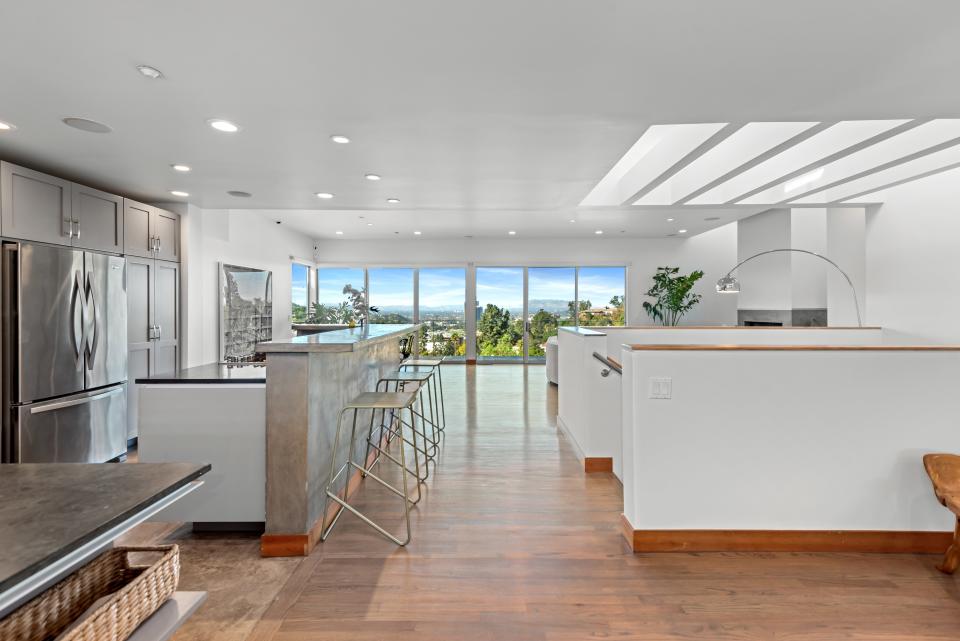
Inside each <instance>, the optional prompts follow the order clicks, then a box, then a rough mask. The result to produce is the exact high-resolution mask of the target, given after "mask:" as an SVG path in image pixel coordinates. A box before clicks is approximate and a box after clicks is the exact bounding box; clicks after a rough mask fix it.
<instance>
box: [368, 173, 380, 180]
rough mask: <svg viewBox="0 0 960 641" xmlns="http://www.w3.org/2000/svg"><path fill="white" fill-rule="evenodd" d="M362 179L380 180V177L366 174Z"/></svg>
mask: <svg viewBox="0 0 960 641" xmlns="http://www.w3.org/2000/svg"><path fill="white" fill-rule="evenodd" d="M364 178H366V179H367V180H380V175H379V174H366V175H364Z"/></svg>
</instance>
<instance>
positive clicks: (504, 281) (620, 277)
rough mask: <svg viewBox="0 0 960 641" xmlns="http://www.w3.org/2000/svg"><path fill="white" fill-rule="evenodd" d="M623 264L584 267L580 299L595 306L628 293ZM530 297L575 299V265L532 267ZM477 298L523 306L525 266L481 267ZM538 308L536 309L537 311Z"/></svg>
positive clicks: (478, 275)
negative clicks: (523, 267)
mask: <svg viewBox="0 0 960 641" xmlns="http://www.w3.org/2000/svg"><path fill="white" fill-rule="evenodd" d="M624 274H625V269H624V268H623V267H581V268H580V300H589V301H590V302H591V303H592V304H593V305H594V306H602V305H606V304H607V303H608V302H609V301H610V299H611V298H612V297H613V296H623V294H624V291H623V289H624ZM528 278H529V283H528V285H529V288H530V292H529V295H530V298H531V299H538V300H544V299H551V300H573V297H574V269H573V268H572V267H531V268H529V272H528ZM477 300H478V301H479V303H480V306H481V307H484V306H486V305H487V304H488V303H493V304H494V305H498V306H500V307H509V308H512V309H521V308H522V307H523V269H522V268H520V267H478V268H477ZM534 311H535V310H534Z"/></svg>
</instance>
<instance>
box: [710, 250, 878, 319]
mask: <svg viewBox="0 0 960 641" xmlns="http://www.w3.org/2000/svg"><path fill="white" fill-rule="evenodd" d="M781 252H797V253H800V254H809V255H811V256H816V257H817V258H819V259H821V260H825V261H827V262H828V263H830V264H831V265H833V266H834V267H835V268H836V270H837V271H838V272H840V273H841V274H843V277H844V278H846V279H847V284H848V285H850V291H851V292H853V306H854V308H855V309H856V310H857V325H859V326H860V327H863V319H861V318H860V302H859V300H858V299H857V288H856V287H854V286H853V281H852V280H850V277H849V276H848V275H847V272H845V271H843V270H842V269H840V265H838V264H836V263H835V262H833V261H832V260H830V259H829V258H827V257H826V256H824V255H822V254H818V253H816V252H812V251H807V250H806V249H793V248H783V249H768V250H767V251H763V252H760V253H759V254H754V255H753V256H751V257H750V258H747V259H744V260H741V261H740V262H739V263H737V264H736V265H734V266H733V269H731V270H730V271H728V272H727V275H726V276H724V277H723V278H721V279H720V280H718V281H717V293H719V294H738V293H740V281H738V280H737V279H736V278H735V277H734V276H733V272H735V271H737V267H740V265H743V264H744V263H746V262H749V261H751V260H753V259H754V258H759V257H760V256H766V255H767V254H777V253H781Z"/></svg>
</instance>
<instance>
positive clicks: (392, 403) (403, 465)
mask: <svg viewBox="0 0 960 641" xmlns="http://www.w3.org/2000/svg"><path fill="white" fill-rule="evenodd" d="M416 399H417V392H364V393H363V394H360V395H359V396H357V397H356V398H354V399H353V400H352V401H350V402H349V403H348V404H347V405H346V406H345V407H344V408H343V409H342V410H340V415H339V416H338V417H337V434H336V436H335V437H334V440H333V456H332V457H331V461H330V479H329V481H328V482H327V487H326V495H327V499H328V500H332V501H335V502H336V503H339V504H340V507H339V508H338V509H337V513H336V514H335V515H334V517H333V519H332V520H331V521H330V524H329V525H328V526H327V527H326V528H325V529H324V530H323V532H322V533H321V534H320V540H321V541H325V540H326V539H327V537H328V536H329V535H330V531H331V530H332V529H333V526H334V525H336V524H337V521H338V520H339V519H340V515H341V514H343V510H344V509H347V510H350V511H351V512H353V513H354V514H356V515H357V516H358V517H360V519H362V520H363V521H364V522H365V523H366V524H367V525H369V526H370V527H372V528H373V529H375V530H376V531H378V532H380V534H382V535H384V536H385V537H387V538H388V539H390V540H391V541H393V542H394V543H396V544H397V545H406V544H407V543H409V542H410V506H411V505H413V504H416V503H417V502H418V501H419V500H420V480H419V479H420V454H419V451H420V450H419V447H418V446H417V434H416V431H414V432H413V435H412V436H413V457H414V467H415V469H414V470H410V469H408V468H407V459H406V453H405V448H404V445H403V442H404V441H405V440H406V439H405V438H403V428H404V425H405V423H404V422H403V421H400V420H398V421H397V425H396V430H397V433H398V434H400V436H401V443H400V452H399V454H400V458H399V459H397V458H395V457H393V456H389V455H388V457H389V458H390V459H391V460H392V461H394V462H395V463H396V464H397V465H399V466H400V477H401V479H402V485H403V489H398V488H396V487H394V486H393V485H391V484H390V483H387V482H386V481H385V480H383V479H382V478H380V477H379V476H377V475H376V474H374V473H373V472H371V471H370V469H369V468H368V467H366V462H367V459H364V461H363V464H362V465H358V464H357V463H356V462H355V461H354V460H353V458H354V451H355V447H356V435H357V413H358V412H359V411H360V410H370V411H371V412H372V413H376V411H377V410H382V411H386V410H390V411H391V412H392V413H394V414H395V415H396V416H398V417H400V415H401V414H402V413H403V410H407V411H408V412H409V415H410V424H413V423H414V421H415V419H414V415H413V413H414V409H413V404H414V402H415V401H416ZM351 410H353V425H352V427H351V429H350V448H349V449H348V450H347V462H346V463H344V464H343V466H342V467H341V468H340V469H339V470H337V453H338V451H339V448H340V430H341V428H342V427H343V416H344V415H345V414H346V413H347V412H349V411H351ZM368 442H369V441H368ZM369 451H370V450H369V447H368V448H367V452H368V454H367V456H368V457H369ZM378 458H379V457H378ZM350 468H355V469H356V470H358V471H359V472H360V473H361V475H362V477H363V478H366V477H370V478H372V479H373V480H374V481H376V482H377V483H379V484H380V485H382V486H384V487H385V488H387V489H388V490H390V491H391V492H393V493H394V494H396V495H397V496H399V497H400V498H402V499H403V516H404V520H405V521H406V527H407V537H406V538H405V539H402V540H401V539H399V538H398V537H396V536H394V535H393V534H391V533H390V532H388V531H387V530H385V529H384V528H383V527H381V526H380V525H378V524H377V523H376V522H374V521H373V519H371V518H369V517H368V516H366V515H365V514H363V513H362V512H361V511H360V510H358V509H357V508H355V507H354V506H352V505H350V503H348V502H347V498H348V497H347V490H348V488H349V486H350V475H349V472H348V475H347V480H346V482H345V484H344V491H343V498H341V497H340V496H339V495H337V493H336V492H335V489H334V488H335V483H336V481H337V478H339V477H340V475H341V474H342V473H343V471H344V470H350ZM408 474H414V475H415V477H416V478H417V483H416V486H417V499H416V500H412V498H411V497H410V494H409V491H408V487H407V475H408ZM324 514H326V505H324Z"/></svg>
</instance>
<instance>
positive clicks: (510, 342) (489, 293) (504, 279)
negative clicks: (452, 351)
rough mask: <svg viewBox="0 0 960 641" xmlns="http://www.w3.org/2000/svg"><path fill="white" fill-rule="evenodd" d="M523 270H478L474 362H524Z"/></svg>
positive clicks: (500, 268) (485, 268)
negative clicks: (475, 359) (475, 356)
mask: <svg viewBox="0 0 960 641" xmlns="http://www.w3.org/2000/svg"><path fill="white" fill-rule="evenodd" d="M524 281H525V269H524V268H523V267H477V307H476V310H475V313H476V315H477V334H476V337H475V338H476V341H477V361H478V362H480V361H486V362H496V361H517V362H522V361H523V360H524V340H523V336H524V319H525V318H526V315H525V312H526V309H525V296H524V289H525V287H524Z"/></svg>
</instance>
